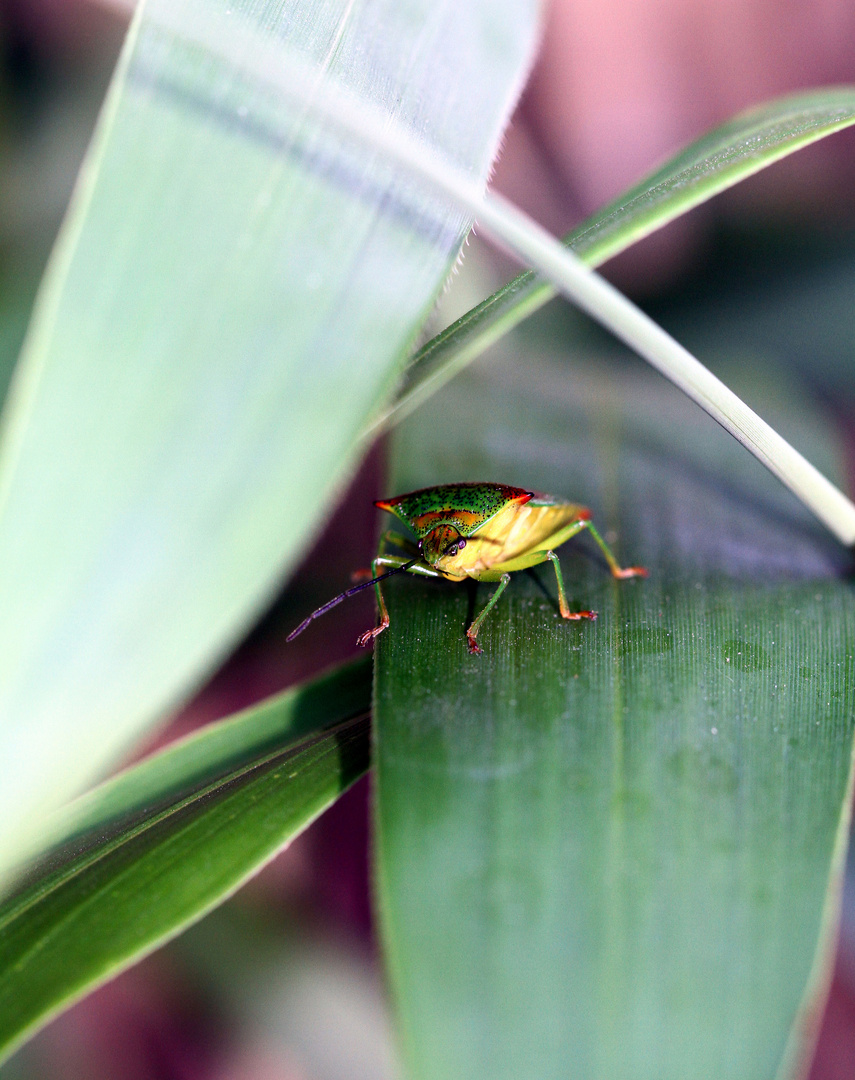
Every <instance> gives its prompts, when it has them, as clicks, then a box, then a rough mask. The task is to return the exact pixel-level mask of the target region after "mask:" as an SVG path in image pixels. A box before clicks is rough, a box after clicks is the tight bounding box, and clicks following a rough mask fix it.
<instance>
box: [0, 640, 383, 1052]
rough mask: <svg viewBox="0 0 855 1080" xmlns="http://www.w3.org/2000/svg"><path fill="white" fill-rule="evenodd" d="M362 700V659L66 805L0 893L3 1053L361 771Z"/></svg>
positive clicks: (180, 920) (365, 738)
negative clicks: (20, 877)
mask: <svg viewBox="0 0 855 1080" xmlns="http://www.w3.org/2000/svg"><path fill="white" fill-rule="evenodd" d="M370 701H371V668H370V664H369V662H368V661H367V660H362V661H360V662H358V663H356V664H351V665H347V666H345V667H343V668H342V669H340V670H338V671H335V672H332V673H330V674H329V675H327V676H326V677H325V678H323V679H321V680H319V681H316V682H313V683H309V684H307V685H305V686H302V687H298V688H296V689H294V690H291V691H288V692H287V693H285V694H281V695H279V696H278V697H276V698H272V699H271V700H270V701H267V702H263V703H262V704H261V705H259V706H257V707H255V708H253V709H248V710H247V711H246V712H245V713H241V714H239V715H238V716H236V717H234V718H232V719H230V720H226V721H223V722H222V723H219V724H215V725H212V726H211V727H209V728H207V729H205V730H203V731H201V732H199V733H198V734H196V735H192V736H190V737H188V738H187V739H184V740H182V742H180V743H178V744H176V745H175V746H172V747H169V748H167V749H166V750H164V751H162V752H161V753H159V754H156V755H154V756H153V757H151V758H149V759H148V760H146V761H144V762H142V763H141V764H140V765H137V766H135V767H133V768H131V769H129V770H127V771H126V772H125V773H123V774H121V775H120V776H118V777H117V778H116V779H115V780H112V781H110V782H109V783H107V784H105V785H103V787H102V788H100V789H96V790H95V791H94V792H92V793H91V794H90V795H88V796H86V798H85V799H83V800H81V802H80V804H79V805H78V806H77V807H73V808H72V809H71V811H70V813H69V815H68V816H69V819H70V820H69V821H68V822H67V825H66V834H67V836H68V837H69V838H68V839H67V840H66V842H65V843H64V844H62V845H60V846H58V847H57V848H56V849H55V850H54V851H53V852H51V853H50V854H49V855H48V856H46V857H45V859H44V860H43V861H41V862H40V863H39V865H38V866H37V867H36V868H35V869H34V870H33V871H32V872H31V873H30V874H29V876H28V879H27V881H26V883H25V884H24V885H22V886H21V887H20V888H19V889H18V890H17V892H16V893H15V894H14V895H12V896H11V897H9V898H8V899H7V900H6V901H5V902H4V903H3V904H2V905H0V1057H2V1056H5V1055H6V1054H8V1053H10V1052H11V1051H12V1050H14V1049H15V1047H16V1046H17V1045H19V1044H20V1043H21V1042H22V1041H23V1040H24V1039H25V1038H26V1037H27V1036H28V1035H31V1034H33V1032H34V1031H35V1030H36V1029H37V1028H38V1027H40V1026H42V1025H43V1024H44V1023H46V1022H47V1020H49V1019H50V1018H51V1017H52V1016H54V1015H55V1014H56V1013H57V1012H59V1011H61V1010H62V1009H64V1008H67V1007H68V1006H69V1005H70V1004H72V1003H73V1002H74V1001H75V1000H77V999H78V998H79V997H82V996H83V995H84V994H85V993H87V992H88V991H89V990H91V989H93V988H94V987H95V986H97V985H99V984H100V983H102V982H104V981H106V980H107V979H108V978H110V977H111V976H113V975H115V974H117V973H118V972H119V971H121V970H123V969H124V968H126V967H128V966H129V965H130V964H131V963H133V962H134V961H136V960H138V959H140V958H141V957H142V956H144V955H146V954H147V953H149V952H151V951H152V950H153V949H155V948H157V946H159V945H161V944H163V942H164V941H167V940H168V939H169V938H171V937H173V936H174V935H175V934H177V933H179V932H180V931H181V930H182V929H184V927H186V926H188V925H189V924H190V923H192V922H195V921H196V920H197V919H199V918H201V917H202V915H204V914H205V913H206V912H207V911H209V910H211V908H213V907H215V906H216V905H217V904H219V903H221V902H222V901H223V900H225V899H226V898H227V897H228V896H230V895H231V894H232V893H233V892H234V891H235V890H236V889H237V888H238V887H239V886H240V885H241V884H243V882H244V881H246V880H247V878H249V877H250V876H252V874H254V873H256V872H257V871H258V870H259V869H260V868H261V867H262V866H263V865H264V863H266V862H267V861H268V860H269V859H270V858H272V857H273V855H275V854H276V852H277V851H278V850H279V849H280V848H281V847H282V846H283V845H284V844H286V843H288V842H289V841H290V840H292V839H293V838H294V837H295V836H296V835H297V834H298V833H299V832H301V831H302V830H303V829H305V828H306V826H308V825H309V824H310V823H311V822H312V821H313V820H314V819H315V818H316V817H317V816H318V815H319V814H320V813H321V812H322V811H323V810H324V809H325V808H326V807H327V806H329V805H330V804H331V803H332V802H334V801H335V799H336V798H337V797H338V796H339V795H340V794H341V793H342V792H343V791H345V790H346V788H348V787H349V786H350V785H351V784H352V783H353V782H354V781H355V780H356V779H358V777H359V776H361V775H362V774H363V773H364V772H365V770H366V769H367V768H368V760H369V735H368V727H369V725H368V719H367V713H368V709H369V707H370ZM310 732H311V733H313V734H308V733H310Z"/></svg>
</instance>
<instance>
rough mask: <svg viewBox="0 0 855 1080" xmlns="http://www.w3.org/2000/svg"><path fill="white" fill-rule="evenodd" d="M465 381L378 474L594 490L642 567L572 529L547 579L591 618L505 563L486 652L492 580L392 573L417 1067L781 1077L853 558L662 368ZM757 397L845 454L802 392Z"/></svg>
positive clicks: (854, 721)
mask: <svg viewBox="0 0 855 1080" xmlns="http://www.w3.org/2000/svg"><path fill="white" fill-rule="evenodd" d="M731 374H732V373H731ZM458 383H459V385H458ZM458 383H456V384H455V387H454V388H446V390H445V391H444V392H443V394H442V395H441V397H440V398H438V399H437V403H436V407H435V408H434V407H429V408H428V409H426V410H425V416H424V418H423V419H422V418H421V417H419V418H413V419H411V420H410V421H409V422H408V423H407V424H406V425H404V426H403V428H402V429H401V434H400V438H399V441H398V444H397V458H396V460H397V466H396V482H395V487H397V488H401V489H403V490H406V489H407V488H409V487H410V486H414V487H415V486H419V485H424V484H426V483H431V482H443V481H449V480H460V479H463V478H464V476H463V475H461V471H462V469H464V468H465V476H466V477H476V476H477V477H483V478H494V479H497V480H502V481H504V482H508V483H518V484H523V485H525V486H529V487H532V488H534V489H536V490H538V489H539V490H547V491H549V490H551V491H557V492H560V493H562V494H565V495H567V496H568V497H570V498H572V499H574V500H577V499H580V498H581V499H584V500H585V501H589V500H590V502H591V503H592V504H593V506H594V509H595V520H597V521H598V523H599V524H600V525H602V526H603V527H604V528H610V527H611V528H617V529H619V537H620V542H619V551H620V554H621V556H622V557H623V558H624V559H625V560H626V561H627V562H630V561H631V562H642V563H644V564H645V565H647V566H648V567H649V568H650V570H651V577H650V579H648V580H647V581H643V582H642V581H630V582H620V583H618V582H614V581H612V580H611V579H610V578H609V577H608V575H607V574H606V572H605V569H604V567H603V566H602V564H601V562H600V560H599V559H598V558H597V556H596V554H595V553H593V549H592V548H591V547H590V546H589V547H588V548H587V549H586V548H585V544H584V541H583V540H582V539H581V538H580V540H579V541H578V542H574V545H573V546H568V548H567V549H564V550H563V551H562V553H561V554H562V562H563V564H564V573H565V579H567V580H568V586H569V592H570V597H571V604H576V605H578V606H579V607H589V606H590V607H594V608H595V609H598V610H599V613H600V617H599V620H598V621H597V622H596V623H595V624H591V625H579V624H575V625H573V624H564V623H562V621H561V619H560V618H559V616H558V613H557V603H556V600H555V585H554V576H553V575H552V574H551V572H550V571H549V569H548V568H546V569H545V570H544V569H542V568H541V569H540V570H538V571H537V572H536V573H535V575H533V576H527V575H524V574H518V575H516V576H515V577H514V579H513V580H512V582H511V585H510V586H509V588H508V590H507V593H506V594H505V596H504V597H503V598H502V601H501V602H500V604H499V605H498V606H497V608H496V609H495V610H494V612H493V613H491V616H490V617H489V619H488V620H487V622H486V623H485V624H484V627H483V629H482V631H481V634H480V635H479V640H480V641H481V644H482V645H483V648H484V653H483V655H482V656H477V657H469V656H468V654H467V652H466V647H465V640H464V636H463V628H464V626H465V624H466V621H467V619H468V618H471V616H472V613H473V610H477V609H478V608H480V607H481V606H482V605H483V603H484V602H485V600H486V598H487V596H488V595H489V593H490V592H491V591H492V589H493V588H494V586H491V585H484V586H481V587H479V588H478V590H477V599H476V602H475V603H474V605H473V604H472V602H471V601H470V599H469V598H468V597H467V594H466V590H465V589H461V588H455V587H453V586H450V585H444V584H443V583H436V584H432V583H431V584H427V583H425V584H422V583H419V582H415V581H409V580H401V579H395V580H394V581H390V583H389V587H388V590H387V592H388V601H389V608H390V614H391V619H392V625H391V627H390V630H389V631H388V632H387V633H386V634H385V635H383V637H381V638H380V639H379V642H378V649H379V652H378V660H377V665H378V666H377V685H376V690H375V721H376V765H377V770H378V772H377V799H378V803H377V822H378V844H377V855H378V890H379V900H380V906H381V911H382V914H383V926H384V937H385V940H386V943H387V948H388V955H389V966H390V971H391V976H392V984H393V989H394V992H395V996H396V999H397V1003H398V1009H399V1013H400V1018H401V1024H402V1029H403V1040H404V1049H405V1054H406V1056H407V1058H408V1060H409V1063H410V1066H411V1072H412V1075H414V1076H417V1077H420V1078H433V1077H437V1078H439V1077H443V1078H444V1080H448V1078H453V1077H461V1078H462V1077H467V1078H473V1077H490V1078H491V1080H494V1078H501V1077H517V1076H520V1075H525V1076H527V1077H532V1078H542V1077H559V1076H565V1075H566V1074H567V1068H568V1062H572V1066H573V1075H574V1076H577V1077H580V1078H587V1077H590V1078H594V1077H596V1078H606V1077H614V1076H622V1077H632V1080H648V1078H650V1080H653V1078H654V1077H655V1078H656V1080H671V1078H674V1080H676V1078H680V1080H686V1078H688V1077H702V1076H717V1077H722V1078H733V1080H736V1078H740V1080H742V1078H744V1080H749V1078H750V1080H757V1078H763V1077H767V1078H772V1077H774V1076H775V1075H776V1072H777V1070H778V1068H779V1066H780V1063H781V1062H782V1060H783V1059H784V1058H785V1057H786V1058H787V1060H788V1062H789V1065H788V1068H790V1067H792V1066H793V1065H794V1064H798V1063H799V1062H800V1061H801V1060H802V1059H803V1055H804V1051H805V1047H806V1046H809V1045H810V1037H811V1028H810V1023H809V1021H810V1020H811V1018H813V1017H815V1007H816V1006H815V995H816V994H817V993H820V992H821V990H822V987H823V986H824V983H825V979H826V978H827V959H828V952H829V949H830V947H831V942H832V941H833V931H834V925H835V920H834V915H835V911H836V907H837V904H838V902H839V885H840V881H839V878H840V872H841V870H842V857H843V853H844V851H845V838H846V826H847V823H848V813H849V798H850V795H851V777H850V768H851V758H852V741H853V739H852V737H853V728H854V727H855V718H853V714H852V707H851V702H852V698H853V689H854V688H853V685H852V681H853V678H855V599H854V598H853V595H852V590H851V587H850V586H849V585H848V584H847V583H846V582H845V581H844V580H842V578H841V575H842V573H843V570H844V569H845V559H844V558H843V557H842V555H841V554H840V553H839V552H838V551H836V550H835V549H834V547H833V546H832V545H831V544H830V543H829V542H828V541H827V540H826V539H825V538H824V537H823V536H822V534H821V533H820V532H818V531H817V529H816V527H815V526H814V525H812V523H811V522H810V521H809V520H807V519H806V518H805V517H804V515H803V512H802V511H801V510H800V509H799V507H798V506H797V504H795V502H794V500H792V499H791V498H790V497H789V496H787V495H786V494H785V493H784V492H782V491H780V490H778V489H777V488H776V486H775V484H774V482H773V481H771V480H770V479H769V478H767V477H765V476H764V475H762V471H761V470H760V469H759V467H758V466H757V465H756V463H754V462H752V461H750V460H749V459H748V458H747V457H746V456H744V455H742V454H741V452H740V450H739V448H738V447H737V446H735V445H732V444H730V443H729V440H727V439H725V437H724V436H723V435H722V433H721V432H720V431H718V430H717V429H716V428H715V427H714V425H712V424H711V422H709V421H707V420H706V419H705V418H703V417H701V416H700V415H698V414H694V415H693V414H692V413H691V411H690V410H689V408H688V407H687V406H686V405H684V403H683V402H681V401H679V400H678V397H677V395H676V394H675V393H674V392H673V391H671V390H669V389H668V388H666V387H665V386H664V385H657V384H656V383H655V382H653V381H650V380H648V379H643V378H642V379H636V378H635V377H634V376H633V377H630V376H628V375H627V374H626V373H623V374H622V376H618V375H617V374H616V373H614V372H610V373H607V372H605V371H603V370H602V369H597V368H594V369H584V368H581V367H579V366H577V367H575V369H574V371H573V373H572V378H570V377H569V373H568V372H566V371H561V370H560V369H558V370H554V369H550V368H549V367H545V366H544V365H543V364H540V365H538V368H537V374H536V377H532V369H531V368H527V369H526V372H525V373H522V372H519V371H518V370H517V369H516V365H515V364H513V365H512V364H505V365H495V363H494V366H493V367H491V368H489V369H486V368H485V369H484V370H482V371H480V372H479V373H478V376H477V378H476V377H464V378H463V379H461V380H458ZM764 385H766V384H764ZM783 385H784V377H783V376H781V378H780V382H779V384H778V387H779V390H780V388H781V387H782V386H783ZM772 398H773V395H771V394H769V395H767V400H766V401H765V403H764V407H765V408H766V409H768V410H770V411H776V412H777V414H778V415H777V417H776V419H777V420H778V421H779V422H780V423H781V425H782V427H783V430H786V431H788V432H789V434H790V435H791V437H793V438H794V440H795V441H796V442H797V443H799V444H801V445H802V446H804V447H805V448H809V449H810V451H811V453H812V456H814V457H815V459H816V460H817V461H818V462H819V463H820V464H821V465H822V466H823V467H824V468H826V470H827V471H828V472H829V473H831V474H832V475H833V474H834V472H835V457H834V449H835V448H834V446H833V445H832V444H831V443H830V442H829V441H828V440H827V438H826V437H825V436H826V433H825V430H824V428H823V426H822V424H821V423H820V422H819V420H818V418H817V416H816V415H813V414H811V411H810V409H809V408H808V406H807V405H806V403H805V401H804V400H803V399H801V398H799V397H794V398H792V399H790V400H789V401H787V399H786V395H784V394H783V393H782V394H781V400H779V401H777V402H776V401H774V400H772ZM754 399H755V400H756V394H755V395H754ZM461 463H465V466H464V465H461ZM808 987H809V988H810V992H808V991H807V990H806V988H808ZM794 1025H797V1026H796V1027H795V1028H794Z"/></svg>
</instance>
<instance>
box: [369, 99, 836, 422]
mask: <svg viewBox="0 0 855 1080" xmlns="http://www.w3.org/2000/svg"><path fill="white" fill-rule="evenodd" d="M853 123H855V88H853V87H849V86H839V87H828V88H826V89H822V90H813V91H810V92H808V93H804V94H798V95H794V96H788V97H784V98H780V99H778V100H776V101H771V102H768V103H767V104H765V105H762V106H760V107H758V108H756V109H752V110H750V111H749V112H747V113H745V114H743V115H741V116H738V117H736V118H735V119H734V120H731V121H729V122H728V123H726V124H723V125H722V126H721V127H719V128H716V129H715V130H714V131H711V132H709V133H708V134H707V135H704V136H702V137H701V138H700V139H698V140H697V141H696V142H694V143H692V144H691V145H690V146H688V147H687V148H686V149H685V150H683V151H682V152H681V153H679V154H677V155H676V157H674V158H672V159H671V160H670V161H668V162H667V163H666V164H665V165H663V166H662V167H661V168H660V169H657V170H656V172H654V173H652V174H651V175H650V176H648V177H645V179H644V180H642V181H641V182H640V183H638V184H636V185H635V187H633V188H630V190H629V191H627V192H625V193H624V194H623V195H621V196H619V197H618V198H617V199H615V200H614V201H613V202H611V203H609V204H608V205H607V206H605V207H603V209H602V210H600V211H598V212H597V213H596V214H594V215H593V216H592V217H590V218H588V220H587V221H584V222H583V223H582V224H581V225H579V226H578V227H577V228H576V229H574V230H573V231H572V232H571V233H570V234H569V235H568V236H567V237H566V238H565V243H566V244H567V245H568V246H569V247H570V248H572V250H573V251H575V252H576V254H577V255H578V256H579V257H580V258H581V259H582V260H583V261H584V262H585V263H587V264H588V265H589V266H600V265H601V264H602V263H604V262H605V261H606V260H607V259H610V258H611V257H612V256H613V255H617V254H619V253H620V252H621V251H625V250H626V248H628V247H630V246H631V245H632V244H634V243H635V242H636V241H638V240H641V239H643V237H645V236H648V235H649V234H650V233H651V232H654V231H655V230H656V229H661V228H662V227H663V226H665V225H667V224H668V222H670V221H673V220H674V219H675V218H677V217H679V216H680V215H681V214H684V213H686V212H687V211H688V210H691V209H692V208H693V207H695V206H699V205H700V204H701V203H704V202H706V201H707V200H708V199H711V198H712V197H713V196H714V195H717V194H719V193H720V192H722V191H725V190H726V189H727V188H729V187H733V185H734V184H737V183H739V181H740V180H744V179H745V178H746V177H748V176H752V175H753V174H754V173H756V172H759V171H760V170H761V169H764V168H767V167H768V166H770V165H773V164H774V163H775V162H776V161H779V160H780V159H781V158H783V157H786V156H787V155H789V154H792V153H795V151H796V150H800V149H801V148H802V147H804V146H808V145H810V143H812V142H816V141H817V140H818V139H822V138H825V137H826V136H828V135H832V134H834V133H835V132H837V131H840V130H842V129H843V128H846V127H850V126H851V125H852V124H853ZM554 296H555V288H554V287H553V286H552V285H551V284H550V283H549V282H544V281H542V280H541V279H539V278H538V277H537V276H536V275H535V274H533V273H531V272H526V273H523V274H520V275H519V276H518V277H516V278H514V280H513V281H511V282H509V283H508V284H507V285H505V286H504V287H503V288H501V289H500V290H499V291H498V292H496V293H494V294H493V295H492V296H490V297H488V298H487V299H486V300H484V301H483V302H482V303H480V304H478V305H477V306H476V307H474V308H472V310H471V311H468V312H467V313H466V314H465V315H463V316H462V317H461V318H460V319H458V320H457V321H456V322H455V323H453V324H452V325H451V326H449V327H448V328H447V329H445V330H443V331H442V333H440V334H438V335H437V336H436V337H435V338H433V339H432V340H431V341H429V342H428V343H427V344H426V345H425V346H424V347H423V348H422V349H420V351H419V352H418V353H417V355H416V356H415V357H414V358H413V360H412V362H411V363H410V365H409V367H408V368H407V371H406V374H405V378H404V382H403V384H402V386H401V389H400V390H399V393H398V398H397V401H396V402H395V404H394V405H393V406H392V407H391V408H390V409H389V410H388V411H387V413H386V414H385V419H386V420H392V421H395V422H397V421H399V420H401V419H403V418H404V417H405V416H408V415H409V414H410V413H411V412H412V411H413V409H414V408H415V407H416V406H417V405H419V404H420V403H421V402H422V401H424V400H426V399H427V398H428V397H429V396H430V395H431V394H433V393H435V392H436V391H437V390H438V389H439V388H440V387H441V386H443V385H444V384H445V383H446V382H448V380H449V379H451V378H452V377H453V376H454V375H455V374H456V373H457V372H458V371H460V370H462V368H464V367H465V366H466V365H467V364H468V363H470V362H471V361H472V360H474V359H475V357H477V356H480V354H481V353H482V352H483V351H484V350H485V349H487V348H488V347H489V346H490V345H491V344H493V343H494V342H496V341H498V340H500V339H501V338H502V337H503V336H504V335H505V334H506V333H508V332H509V331H510V330H512V329H513V328H514V327H515V326H517V325H519V323H521V322H522V321H523V320H524V319H526V318H528V317H529V316H530V315H532V314H533V313H534V312H535V311H537V310H539V309H540V308H541V307H543V305H544V304H546V303H547V302H548V301H549V300H551V299H552V298H553V297H554Z"/></svg>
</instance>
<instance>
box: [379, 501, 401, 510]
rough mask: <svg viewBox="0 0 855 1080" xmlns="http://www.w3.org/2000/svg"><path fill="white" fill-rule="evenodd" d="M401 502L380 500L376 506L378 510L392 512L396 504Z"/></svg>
mask: <svg viewBox="0 0 855 1080" xmlns="http://www.w3.org/2000/svg"><path fill="white" fill-rule="evenodd" d="M400 501H401V500H400V499H378V500H377V501H376V502H375V503H374V505H375V506H376V507H377V509H378V510H391V509H392V507H393V506H394V505H395V503H397V502H400Z"/></svg>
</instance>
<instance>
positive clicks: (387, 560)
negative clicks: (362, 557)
mask: <svg viewBox="0 0 855 1080" xmlns="http://www.w3.org/2000/svg"><path fill="white" fill-rule="evenodd" d="M384 539H385V537H384ZM407 562H408V560H407V559H402V558H401V557H400V556H398V555H378V556H377V558H376V559H375V560H374V562H373V563H372V564H371V571H372V575H373V576H374V577H377V576H378V574H377V568H378V566H389V567H401V566H404V565H405V564H406V563H407ZM374 592H375V593H376V594H377V607H378V608H379V610H380V622H379V623H378V624H377V625H376V626H375V627H373V629H371V630H366V631H365V633H364V634H360V635H359V637H358V638H357V639H356V644H357V645H359V646H360V647H362V648H365V646H366V645H367V644H368V643H369V642H370V641H373V640H374V638H376V637H377V635H378V634H382V633H383V631H384V630H385V629H386V627H387V626H388V625H389V612H388V611H387V609H386V601H385V600H384V599H383V593H382V592H381V591H380V582H379V581H378V582H375V584H374Z"/></svg>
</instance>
